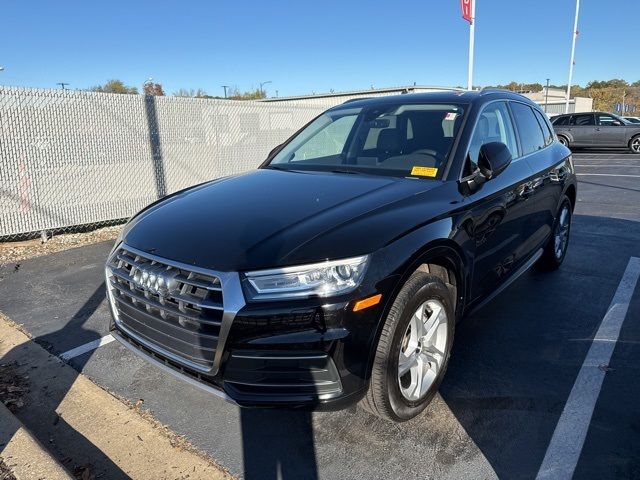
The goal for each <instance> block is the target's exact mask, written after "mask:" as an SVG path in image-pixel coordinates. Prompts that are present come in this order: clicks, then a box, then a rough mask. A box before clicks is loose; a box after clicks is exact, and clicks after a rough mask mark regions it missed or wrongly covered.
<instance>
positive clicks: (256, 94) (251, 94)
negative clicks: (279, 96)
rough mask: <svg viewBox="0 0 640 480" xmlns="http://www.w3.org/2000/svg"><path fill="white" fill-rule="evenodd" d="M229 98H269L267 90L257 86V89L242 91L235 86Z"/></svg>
mask: <svg viewBox="0 0 640 480" xmlns="http://www.w3.org/2000/svg"><path fill="white" fill-rule="evenodd" d="M229 98H230V99H231V100H260V99H261V98H267V92H265V91H264V90H260V89H259V88H256V89H255V90H250V91H248V92H242V93H240V90H238V89H237V88H235V87H234V88H232V89H231V91H230V92H229Z"/></svg>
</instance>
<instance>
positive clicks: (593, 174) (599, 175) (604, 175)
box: [576, 173, 640, 178]
mask: <svg viewBox="0 0 640 480" xmlns="http://www.w3.org/2000/svg"><path fill="white" fill-rule="evenodd" d="M576 175H579V176H581V177H583V176H589V175H592V176H595V177H633V178H640V175H622V174H618V173H576Z"/></svg>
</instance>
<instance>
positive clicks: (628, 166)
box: [574, 165, 640, 168]
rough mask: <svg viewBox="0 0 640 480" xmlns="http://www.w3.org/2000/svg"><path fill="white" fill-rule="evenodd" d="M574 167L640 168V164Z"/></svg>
mask: <svg viewBox="0 0 640 480" xmlns="http://www.w3.org/2000/svg"><path fill="white" fill-rule="evenodd" d="M574 167H587V168H605V167H607V168H608V167H613V168H640V165H574Z"/></svg>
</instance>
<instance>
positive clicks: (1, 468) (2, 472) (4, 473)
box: [0, 457, 16, 480]
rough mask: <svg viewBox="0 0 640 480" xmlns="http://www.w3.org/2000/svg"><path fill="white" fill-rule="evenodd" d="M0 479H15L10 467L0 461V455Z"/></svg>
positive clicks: (0, 459)
mask: <svg viewBox="0 0 640 480" xmlns="http://www.w3.org/2000/svg"><path fill="white" fill-rule="evenodd" d="M0 480H16V477H15V476H14V475H13V473H11V469H9V467H8V466H7V464H6V463H4V461H2V457H0Z"/></svg>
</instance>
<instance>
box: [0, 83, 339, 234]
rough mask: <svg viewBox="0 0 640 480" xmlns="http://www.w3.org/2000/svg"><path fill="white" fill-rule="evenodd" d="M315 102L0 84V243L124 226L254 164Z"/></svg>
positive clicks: (318, 107) (308, 115) (318, 108)
mask: <svg viewBox="0 0 640 480" xmlns="http://www.w3.org/2000/svg"><path fill="white" fill-rule="evenodd" d="M341 101H344V99H326V102H324V104H318V103H315V104H313V105H305V104H304V102H286V103H285V102H283V103H263V102H242V101H231V100H210V99H197V98H177V97H153V96H146V97H145V96H142V95H116V94H105V93H94V92H80V91H63V90H40V89H25V88H11V87H0V239H5V240H6V239H12V238H19V237H25V236H28V235H29V234H32V233H34V232H35V233H37V232H40V231H45V230H56V231H60V230H64V229H68V228H69V227H74V226H78V225H87V224H96V225H100V224H107V223H109V222H114V221H115V220H118V219H125V218H127V217H129V216H131V215H132V214H133V213H135V212H137V211H138V210H140V209H141V208H143V207H144V206H146V205H148V204H149V203H151V202H153V201H154V200H156V199H157V198H160V197H162V196H164V195H167V194H169V193H172V192H175V191H177V190H180V189H182V188H185V187H188V186H190V185H194V184H197V183H200V182H204V181H207V180H210V179H213V178H217V177H222V176H225V175H230V174H234V173H238V172H242V171H246V170H249V169H252V168H255V167H256V166H258V165H259V164H260V163H261V162H262V161H263V160H264V159H265V158H266V156H267V154H268V152H269V151H270V150H271V149H272V148H273V147H274V146H276V145H278V144H279V143H281V142H282V141H283V140H285V139H286V138H287V137H289V136H290V135H291V134H292V133H293V132H294V131H295V130H297V129H298V128H300V127H301V126H302V125H304V124H305V123H306V122H308V121H309V120H310V119H312V118H313V117H314V116H316V115H318V114H319V113H320V112H322V111H323V110H325V109H326V108H329V107H331V106H333V105H335V104H336V103H338V102H341Z"/></svg>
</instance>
